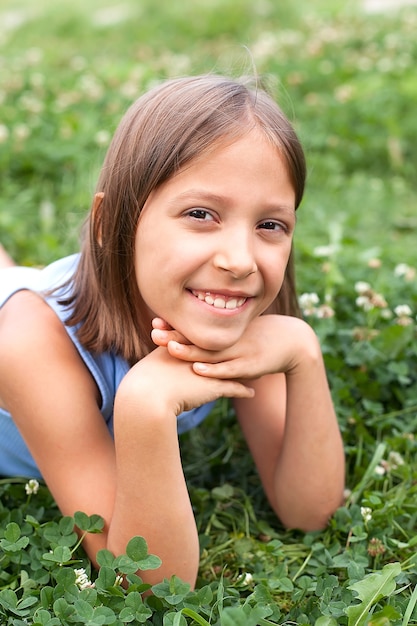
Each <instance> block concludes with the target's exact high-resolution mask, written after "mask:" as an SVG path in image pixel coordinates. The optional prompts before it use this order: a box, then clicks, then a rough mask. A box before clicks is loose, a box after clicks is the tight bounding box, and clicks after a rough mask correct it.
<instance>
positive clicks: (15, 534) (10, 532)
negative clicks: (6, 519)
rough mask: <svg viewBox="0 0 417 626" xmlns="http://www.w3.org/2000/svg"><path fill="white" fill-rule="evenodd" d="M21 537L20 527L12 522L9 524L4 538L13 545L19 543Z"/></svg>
mask: <svg viewBox="0 0 417 626" xmlns="http://www.w3.org/2000/svg"><path fill="white" fill-rule="evenodd" d="M20 535H21V532H20V527H19V526H18V524H16V522H10V524H7V526H6V530H5V531H4V538H5V539H7V541H10V542H11V543H13V542H15V541H17V540H18V539H19V537H20Z"/></svg>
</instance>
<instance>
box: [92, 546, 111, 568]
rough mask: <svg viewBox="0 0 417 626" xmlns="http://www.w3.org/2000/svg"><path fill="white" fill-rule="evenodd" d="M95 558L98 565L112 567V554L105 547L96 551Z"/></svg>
mask: <svg viewBox="0 0 417 626" xmlns="http://www.w3.org/2000/svg"><path fill="white" fill-rule="evenodd" d="M96 558H97V563H98V564H99V565H100V567H104V566H107V567H113V563H114V555H113V554H112V553H111V552H110V550H106V548H103V549H102V550H99V551H98V552H97V556H96Z"/></svg>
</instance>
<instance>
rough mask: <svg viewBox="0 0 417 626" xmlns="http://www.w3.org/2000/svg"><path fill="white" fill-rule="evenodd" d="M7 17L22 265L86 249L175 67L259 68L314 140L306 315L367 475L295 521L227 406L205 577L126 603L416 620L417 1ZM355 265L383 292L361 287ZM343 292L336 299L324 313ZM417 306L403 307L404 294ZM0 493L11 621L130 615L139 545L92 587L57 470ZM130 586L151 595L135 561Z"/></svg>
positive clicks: (192, 469)
mask: <svg viewBox="0 0 417 626" xmlns="http://www.w3.org/2000/svg"><path fill="white" fill-rule="evenodd" d="M0 23H1V24H2V28H1V29H0V241H2V243H3V244H4V245H5V246H6V247H7V248H8V249H9V250H10V252H11V253H12V254H13V256H14V257H15V258H16V259H17V260H18V261H19V262H20V263H23V264H35V265H42V264H46V263H48V262H50V261H52V260H54V259H55V258H57V257H59V256H61V255H64V254H67V253H70V252H73V251H74V250H77V248H78V234H79V228H80V225H81V223H82V221H83V219H84V216H85V214H86V211H87V210H88V208H89V204H90V201H91V196H92V193H93V190H94V185H95V180H96V177H97V173H98V170H99V168H100V165H101V161H102V158H103V155H104V152H105V149H106V145H107V142H108V139H109V137H110V135H111V133H112V132H113V130H114V128H115V126H116V125H117V123H118V121H119V119H120V117H121V115H122V114H123V112H124V111H125V109H126V108H127V106H128V105H129V104H130V102H131V101H132V100H133V99H134V98H135V97H136V96H137V95H139V94H140V93H142V92H143V91H144V90H145V89H147V88H148V87H149V86H150V85H151V84H153V82H154V81H156V80H160V79H162V78H165V77H168V76H176V75H182V74H187V73H193V74H195V73H200V72H206V71H218V72H227V73H232V74H234V75H239V74H241V73H251V72H253V71H254V67H256V71H257V72H258V73H259V74H261V75H265V76H267V77H268V80H269V82H270V84H271V86H272V88H273V89H274V92H275V94H276V97H277V99H278V100H279V101H280V103H281V105H282V107H283V108H284V110H285V111H286V112H287V113H288V115H289V116H290V117H291V119H293V121H294V124H295V125H296V127H297V130H298V132H299V134H300V136H301V138H302V141H303V143H304V145H305V148H306V153H307V158H308V169H309V178H308V186H307V191H306V196H305V199H304V201H303V204H302V206H301V207H300V209H299V218H298V225H297V232H296V253H297V256H296V259H297V270H298V275H299V290H300V292H314V293H316V294H317V295H318V297H319V298H320V302H319V304H318V305H316V307H315V308H314V309H313V310H312V311H311V316H310V317H309V318H308V319H309V320H310V321H311V323H312V325H313V326H314V328H315V329H316V331H317V333H318V334H319V336H320V339H321V341H322V346H323V352H324V355H325V359H326V365H327V369H328V375H329V381H330V384H331V388H332V393H333V397H334V401H335V405H336V409H337V412H338V415H339V418H340V425H341V429H342V432H343V436H344V441H345V448H346V455H347V469H348V472H347V488H348V489H349V490H350V495H349V496H348V498H347V501H346V505H345V506H344V507H342V508H341V509H340V510H339V511H338V512H337V513H336V515H335V516H334V518H333V519H332V520H331V523H330V524H329V527H328V528H327V529H326V530H325V531H323V532H322V533H309V534H307V535H304V534H302V533H297V532H286V531H284V530H283V529H282V528H281V527H280V526H279V525H278V524H277V522H276V521H275V519H274V517H273V515H272V514H271V512H270V510H269V508H268V506H267V504H266V502H265V499H264V496H263V494H262V492H261V490H260V487H259V481H258V478H257V476H256V475H255V473H254V470H253V466H252V463H251V461H250V458H249V455H248V452H247V450H246V448H245V445H244V444H243V441H242V439H241V437H240V434H239V432H238V429H237V427H236V425H235V423H234V419H233V415H231V414H230V412H229V410H228V407H227V404H225V405H224V406H223V405H222V406H220V407H219V409H218V411H216V412H215V413H214V414H213V415H212V416H211V418H210V419H209V420H208V422H207V423H205V424H204V425H203V426H202V427H200V428H199V429H196V430H194V431H192V432H190V433H188V434H187V435H186V436H184V437H183V438H182V448H183V458H184V466H185V470H186V475H187V480H188V482H189V486H190V492H191V495H192V499H193V503H194V505H195V509H196V516H197V522H198V527H199V531H200V535H201V546H202V556H201V568H200V578H199V589H198V590H197V591H196V592H195V593H194V594H193V593H190V594H188V595H187V592H186V591H184V588H183V587H181V584H180V583H179V582H178V581H177V582H175V581H172V582H171V589H169V588H163V587H161V588H160V589H159V590H158V594H159V595H158V596H157V597H158V599H157V600H154V601H153V604H152V602H149V601H146V603H147V608H146V609H143V612H142V613H141V611H142V608H141V609H139V608H137V611H138V613H136V614H135V615H136V617H135V618H133V617H132V620H131V621H129V622H128V620H127V619H126V620H125V623H153V624H163V626H165V625H168V624H178V625H180V626H184V624H197V623H198V624H203V625H204V624H206V623H209V624H220V625H221V626H229V625H231V624H237V625H238V626H239V624H249V626H250V625H251V624H252V625H253V626H256V624H258V623H259V624H266V623H278V624H289V623H293V624H316V625H317V626H323V625H327V624H328V625H333V624H342V625H344V624H346V625H348V626H353V625H356V624H357V625H358V626H359V625H362V624H373V625H380V626H387V625H389V624H392V625H394V626H397V625H399V626H400V625H401V626H407V624H413V623H416V622H417V610H416V609H415V604H416V592H415V588H416V587H415V586H416V583H417V560H416V556H415V545H416V539H415V533H416V523H417V498H416V495H417V494H416V484H417V469H416V461H417V446H416V441H415V437H414V434H415V431H416V426H417V399H416V378H417V377H416V367H415V364H416V356H417V354H416V353H417V350H416V331H415V323H416V310H417V285H416V278H415V275H413V271H415V270H414V268H415V266H416V265H417V262H416V253H415V246H416V244H415V241H416V229H417V210H416V197H417V193H416V192H417V177H416V167H417V116H416V114H415V102H416V99H417V74H416V72H415V67H416V64H417V38H416V37H415V32H416V30H417V10H416V9H412V8H410V9H408V10H402V11H399V12H394V13H392V14H389V15H372V16H371V15H365V14H363V13H361V11H360V4H359V0H358V2H330V0H327V1H326V0H315V1H312V2H307V1H305V2H299V3H294V2H292V1H290V0H287V1H286V2H274V1H272V0H269V1H268V0H262V1H259V2H249V1H248V0H224V1H222V2H220V1H219V0H212V1H210V0H203V1H201V2H198V1H192V0H183V1H181V2H179V1H173V2H162V1H161V0H159V1H155V0H141V2H134V1H133V0H130V1H128V0H126V2H124V3H121V4H117V5H116V4H114V3H111V2H103V1H100V0H90V1H89V2H88V3H87V2H81V0H73V1H72V2H67V0H64V1H63V2H59V3H52V2H47V1H46V0H39V1H38V2H36V3H29V2H28V1H23V0H20V1H19V0H13V1H12V0H3V2H2V4H1V6H0ZM399 264H406V265H407V266H408V274H407V273H406V274H405V275H404V274H403V275H401V273H399V272H398V271H395V270H396V268H397V266H398V265H399ZM358 281H367V282H368V283H369V284H370V289H371V290H372V292H373V294H374V295H375V294H379V296H380V298H379V299H380V302H382V298H383V299H384V300H385V302H386V306H383V307H378V306H376V307H374V308H373V309H371V310H368V311H367V310H364V309H363V308H361V307H360V306H358V305H357V303H356V298H357V297H358V293H357V291H356V290H355V284H356V283H357V282H358ZM324 303H327V304H328V305H329V306H330V307H331V310H332V311H333V312H334V313H335V314H334V316H333V317H329V318H324V319H322V318H321V317H320V312H321V311H323V309H321V308H320V305H323V304H324ZM403 304H407V305H408V306H409V307H410V310H411V315H410V316H405V317H404V316H403V317H402V318H401V321H404V320H405V322H409V323H408V324H406V325H401V324H399V323H398V317H399V316H398V312H397V313H396V312H395V308H396V307H397V306H398V305H403ZM389 315H391V317H389ZM393 453H396V454H399V455H400V457H399V458H397V457H396V456H395V454H393ZM296 462H297V459H294V463H296ZM0 494H1V506H0V563H1V566H2V567H1V570H2V572H1V574H0V588H1V589H0V622H1V623H4V624H13V625H19V626H20V625H21V624H23V623H30V624H38V623H39V624H44V625H45V626H54V625H55V624H67V623H68V624H70V623H71V624H73V623H76V624H78V623H80V624H81V623H82V624H91V625H92V624H99V623H115V624H116V623H122V622H118V621H117V619H119V618H118V617H117V618H116V617H114V620H116V621H111V620H112V619H113V618H112V617H111V616H110V613H108V612H107V613H106V611H104V609H103V611H102V612H101V613H100V611H99V612H97V611H98V609H99V608H100V607H102V608H103V607H105V608H106V609H108V610H109V611H110V610H111V611H113V615H116V616H120V615H122V610H125V613H123V615H124V616H125V617H126V616H127V613H126V611H127V608H128V606H127V605H128V600H127V598H128V595H129V594H127V595H126V594H125V595H123V592H122V591H121V590H120V588H118V587H117V585H116V587H115V585H114V578H112V576H113V574H114V573H115V572H119V571H120V563H119V564H117V563H116V564H115V563H113V562H112V561H111V560H109V557H106V558H107V559H108V560H107V561H106V568H107V569H106V568H103V574H101V578H100V579H99V580H98V582H97V588H96V590H95V592H93V591H92V590H89V591H88V590H84V591H82V592H79V590H78V588H77V587H76V585H75V587H74V580H75V576H74V574H73V568H74V567H79V566H80V562H78V561H76V564H74V562H73V560H74V559H78V558H79V559H81V565H84V566H85V567H87V569H88V564H87V563H86V561H85V559H84V556H83V554H82V551H80V550H79V549H78V548H77V547H76V539H73V537H72V534H71V532H72V531H71V522H70V521H68V520H64V521H62V520H60V517H59V515H58V513H57V510H56V508H55V506H54V504H53V502H52V501H51V499H50V496H49V494H48V492H47V490H46V489H44V488H42V489H41V490H40V492H39V494H38V495H37V496H35V495H34V496H30V497H29V498H28V499H27V498H26V496H25V493H24V483H22V482H19V481H18V482H17V483H13V482H11V481H5V482H3V483H1V484H0ZM363 507H367V508H369V509H371V510H372V513H371V518H370V519H369V520H367V519H365V518H364V516H363V514H362V512H361V508H363ZM8 524H12V526H9V527H8V528H9V530H6V528H7V525H8ZM13 524H17V526H18V528H19V529H20V530H19V532H18V531H17V530H16V527H15V526H14V525H13ZM86 525H87V526H88V524H87V522H86ZM64 531H65V532H64ZM25 537H27V538H28V543H27V544H26V546H25V547H24V548H22V545H23V543H26V539H25ZM21 540H22V541H21ZM19 542H20V543H19ZM71 542H72V543H71ZM16 546H17V547H16ZM19 546H20V547H19ZM63 546H66V547H67V548H68V546H70V552H69V553H68V552H67V553H65V554H63V552H62V548H63ZM57 548H59V550H58V552H57V553H55V552H54V551H55V550H57ZM49 550H52V555H53V556H52V557H49V558H46V559H45V557H44V556H42V555H44V554H49ZM138 550H139V548H138V547H137V546H135V549H133V548H132V554H133V553H135V554H136V552H137V551H138ZM68 554H70V556H68ZM54 555H55V556H54ZM63 556H66V557H67V558H66V559H63V561H64V563H63V565H60V564H59V558H61V557H63ZM55 557H56V560H55V561H54V560H53V559H54V558H55ZM51 558H52V560H51ZM133 560H134V559H133ZM394 563H397V564H398V565H392V564H394ZM125 566H126V567H128V566H127V565H125ZM112 572H113V574H112ZM92 575H93V574H92ZM106 576H108V579H107V578H106ZM64 587H65V588H66V591H65V593H64V592H63V588H64ZM129 589H130V600H129V602H131V603H133V601H135V602H136V601H137V602H139V600H137V597H136V596H135V595H134V594H136V593H138V590H139V591H140V590H141V587H140V584H139V583H138V581H137V580H136V579H135V578H134V577H133V578H131V586H130V588H129ZM77 594H78V595H77ZM94 594H95V595H94ZM174 597H175V598H176V600H175V601H174V600H173V599H172V598H174ZM79 600H81V604H80V603H79V604H77V605H76V604H75V603H76V602H77V601H79ZM83 602H86V603H87V604H88V605H89V606H86V605H85V604H83ZM19 603H20V604H19ZM65 603H66V604H65ZM146 603H145V604H146ZM18 604H19V607H20V608H19V607H18ZM74 606H76V607H77V608H76V610H75V613H71V611H72V608H71V607H74ZM138 606H139V605H138ZM355 606H357V607H359V608H355ZM68 607H70V608H68ZM89 607H90V608H89ZM90 609H91V610H90ZM129 610H130V609H129ZM42 611H43V612H42ZM146 611H148V613H149V611H150V612H151V615H148V617H145V614H146ZM193 611H194V613H193ZM35 612H36V614H35ZM71 615H72V617H71ZM138 615H139V616H140V615H142V617H143V620H142V618H139V617H138ZM196 615H197V617H196ZM35 616H36V619H35ZM106 619H107V620H108V621H105V620H106ZM134 619H136V621H134ZM146 619H148V622H146ZM25 620H27V621H25ZM36 620H37V621H36ZM54 620H58V621H55V622H54ZM77 620H78V621H77ZM103 620H104V621H103ZM141 620H142V621H141Z"/></svg>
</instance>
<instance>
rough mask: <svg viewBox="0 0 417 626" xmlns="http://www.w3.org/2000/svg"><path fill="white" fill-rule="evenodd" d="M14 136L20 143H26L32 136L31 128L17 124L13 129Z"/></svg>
mask: <svg viewBox="0 0 417 626" xmlns="http://www.w3.org/2000/svg"><path fill="white" fill-rule="evenodd" d="M13 135H14V136H15V137H16V139H18V140H19V141H24V140H25V139H27V138H28V137H29V135H30V128H29V126H28V125H27V124H16V126H15V127H14V128H13Z"/></svg>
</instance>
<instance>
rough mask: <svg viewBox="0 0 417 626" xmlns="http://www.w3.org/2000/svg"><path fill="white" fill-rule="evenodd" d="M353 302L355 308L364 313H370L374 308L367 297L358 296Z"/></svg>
mask: <svg viewBox="0 0 417 626" xmlns="http://www.w3.org/2000/svg"><path fill="white" fill-rule="evenodd" d="M355 302H356V306H357V307H359V308H360V309H363V310H364V311H371V310H372V309H373V308H374V305H373V304H372V302H371V300H370V299H369V298H368V296H358V297H357V298H356V300H355Z"/></svg>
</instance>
